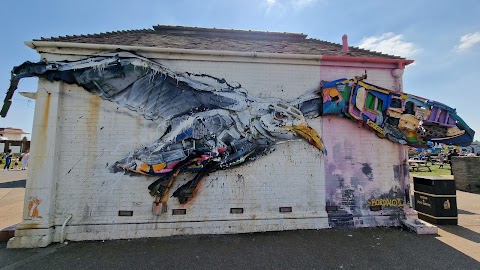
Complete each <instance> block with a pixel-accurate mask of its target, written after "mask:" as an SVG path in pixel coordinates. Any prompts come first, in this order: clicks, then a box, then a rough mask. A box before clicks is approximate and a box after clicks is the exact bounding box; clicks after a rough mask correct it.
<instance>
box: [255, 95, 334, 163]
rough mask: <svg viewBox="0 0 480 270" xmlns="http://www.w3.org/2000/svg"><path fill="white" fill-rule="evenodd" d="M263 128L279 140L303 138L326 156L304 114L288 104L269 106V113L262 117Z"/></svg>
mask: <svg viewBox="0 0 480 270" xmlns="http://www.w3.org/2000/svg"><path fill="white" fill-rule="evenodd" d="M260 125H261V127H262V128H263V129H264V130H266V131H268V133H269V134H270V135H271V136H272V137H274V138H275V139H277V140H291V139H294V138H295V137H302V138H303V139H305V140H307V141H308V142H309V143H310V144H312V145H313V146H315V147H316V148H318V149H320V150H321V151H322V152H323V153H324V154H326V149H325V147H324V145H323V142H322V139H321V138H320V135H319V134H318V132H317V131H316V130H315V129H313V128H312V127H310V126H309V125H308V124H307V122H306V120H305V117H304V116H303V114H302V112H301V111H300V110H298V109H296V108H295V107H294V106H292V105H289V104H287V103H282V102H276V103H273V104H271V105H269V110H268V113H266V114H264V115H262V117H260Z"/></svg>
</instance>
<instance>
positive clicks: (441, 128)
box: [321, 76, 475, 147]
mask: <svg viewBox="0 0 480 270" xmlns="http://www.w3.org/2000/svg"><path fill="white" fill-rule="evenodd" d="M365 78H366V76H363V77H355V78H353V79H339V80H335V81H331V82H324V83H322V86H321V94H322V95H323V114H324V115H328V114H333V115H338V116H340V117H346V118H350V119H352V120H355V121H358V122H361V123H363V124H365V125H366V126H368V127H369V128H371V129H373V130H374V131H375V132H376V133H377V134H378V135H379V137H381V138H388V139H389V140H391V141H393V142H396V143H401V144H406V145H410V146H416V147H426V146H428V145H427V142H428V141H432V142H437V143H444V144H450V145H458V146H467V145H470V144H471V142H472V141H473V137H474V134H475V132H474V131H473V130H472V129H471V128H470V127H469V126H468V125H467V124H466V123H465V122H464V121H463V120H462V119H461V118H460V117H459V116H458V115H457V114H456V111H455V109H453V108H450V107H448V106H447V105H445V104H442V103H439V102H436V101H432V100H428V99H425V98H422V97H418V96H414V95H411V94H407V93H401V92H396V91H392V90H388V89H385V88H382V87H379V86H375V85H373V84H369V83H366V82H364V81H363V80H364V79H365Z"/></svg>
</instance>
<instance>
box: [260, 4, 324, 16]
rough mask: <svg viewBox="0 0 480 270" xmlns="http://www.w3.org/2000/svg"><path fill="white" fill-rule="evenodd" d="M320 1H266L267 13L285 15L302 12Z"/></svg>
mask: <svg viewBox="0 0 480 270" xmlns="http://www.w3.org/2000/svg"><path fill="white" fill-rule="evenodd" d="M317 1H318V0H265V3H266V13H267V14H276V15H284V14H286V13H287V12H288V11H290V10H293V11H300V10H303V9H305V8H307V7H308V6H310V5H312V4H313V3H315V2H317Z"/></svg>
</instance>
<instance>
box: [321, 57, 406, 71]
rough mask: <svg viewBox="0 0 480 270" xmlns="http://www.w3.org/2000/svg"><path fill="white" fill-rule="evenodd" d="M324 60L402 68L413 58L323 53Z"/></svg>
mask: <svg viewBox="0 0 480 270" xmlns="http://www.w3.org/2000/svg"><path fill="white" fill-rule="evenodd" d="M322 60H324V61H338V62H362V63H377V64H397V65H398V68H399V69H404V68H405V66H407V65H410V64H411V63H413V62H414V61H413V60H406V59H392V58H376V57H355V56H343V55H323V56H322Z"/></svg>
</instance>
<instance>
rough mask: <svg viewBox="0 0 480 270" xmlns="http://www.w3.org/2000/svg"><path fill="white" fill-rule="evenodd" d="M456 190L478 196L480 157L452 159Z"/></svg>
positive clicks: (479, 189) (479, 191) (479, 192)
mask: <svg viewBox="0 0 480 270" xmlns="http://www.w3.org/2000/svg"><path fill="white" fill-rule="evenodd" d="M452 172H453V175H454V177H455V184H456V187H457V189H459V190H463V191H467V192H472V193H478V194H480V157H452Z"/></svg>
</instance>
